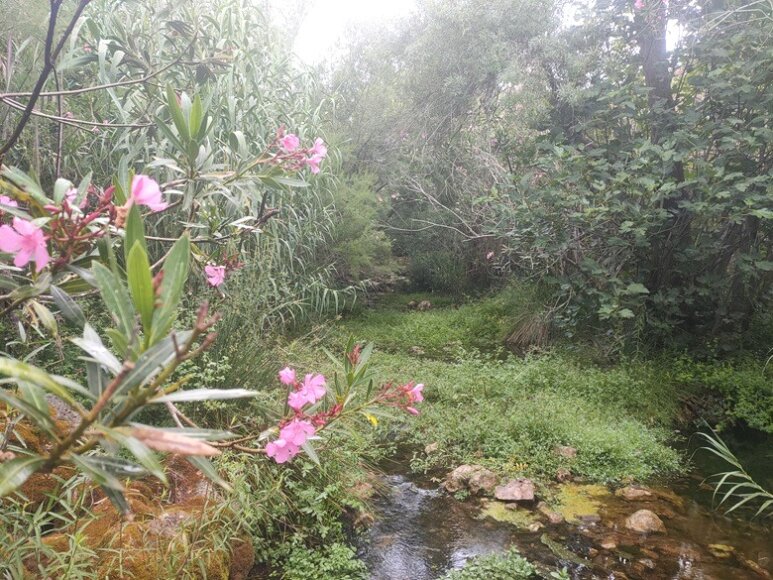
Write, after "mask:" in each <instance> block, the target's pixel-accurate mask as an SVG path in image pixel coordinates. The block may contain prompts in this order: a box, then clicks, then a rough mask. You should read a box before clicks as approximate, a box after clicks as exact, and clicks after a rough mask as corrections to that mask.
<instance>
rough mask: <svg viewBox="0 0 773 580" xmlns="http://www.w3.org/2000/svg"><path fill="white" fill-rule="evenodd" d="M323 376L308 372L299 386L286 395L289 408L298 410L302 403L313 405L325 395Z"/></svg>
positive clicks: (302, 405)
mask: <svg viewBox="0 0 773 580" xmlns="http://www.w3.org/2000/svg"><path fill="white" fill-rule="evenodd" d="M325 383H326V381H325V377H323V376H322V375H312V374H311V373H309V374H308V375H306V376H305V377H304V379H303V383H301V386H300V388H299V389H298V390H297V391H293V392H292V393H290V394H289V395H288V397H287V404H288V405H289V406H290V408H291V409H293V410H295V411H300V410H301V409H302V408H303V407H304V405H307V404H308V405H313V404H314V403H316V402H317V401H319V400H320V399H321V398H322V397H324V396H325V392H326V391H325Z"/></svg>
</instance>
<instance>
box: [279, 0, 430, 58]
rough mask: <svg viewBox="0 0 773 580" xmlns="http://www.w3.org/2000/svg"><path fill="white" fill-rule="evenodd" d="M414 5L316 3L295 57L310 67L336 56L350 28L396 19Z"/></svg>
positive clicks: (409, 1) (404, 0)
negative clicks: (341, 38) (335, 52)
mask: <svg viewBox="0 0 773 580" xmlns="http://www.w3.org/2000/svg"><path fill="white" fill-rule="evenodd" d="M415 6H416V3H415V1H414V0H389V1H388V2H377V1H374V0H314V1H313V3H312V7H311V9H310V10H309V11H308V13H307V15H306V18H305V19H304V21H303V24H302V25H301V27H300V30H299V31H298V37H297V38H296V41H295V45H294V47H293V48H294V51H295V54H297V55H298V58H300V59H301V60H302V61H303V62H306V63H308V64H315V63H318V62H320V61H322V60H324V59H325V58H327V57H329V56H331V55H332V54H333V53H334V51H335V47H336V45H337V41H338V40H339V39H340V37H341V36H342V35H343V34H344V33H345V32H346V31H347V30H348V29H349V27H350V26H356V25H358V24H372V23H374V22H376V23H377V22H386V21H389V20H394V19H396V18H400V17H401V16H406V15H408V14H410V12H411V10H412V9H413V8H414V7H415Z"/></svg>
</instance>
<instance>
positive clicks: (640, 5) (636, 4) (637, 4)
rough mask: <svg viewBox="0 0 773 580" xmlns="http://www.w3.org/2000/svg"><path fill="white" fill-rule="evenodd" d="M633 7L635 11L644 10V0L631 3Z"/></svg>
mask: <svg viewBox="0 0 773 580" xmlns="http://www.w3.org/2000/svg"><path fill="white" fill-rule="evenodd" d="M633 7H634V8H635V9H636V10H641V9H643V8H644V0H636V2H634V3H633Z"/></svg>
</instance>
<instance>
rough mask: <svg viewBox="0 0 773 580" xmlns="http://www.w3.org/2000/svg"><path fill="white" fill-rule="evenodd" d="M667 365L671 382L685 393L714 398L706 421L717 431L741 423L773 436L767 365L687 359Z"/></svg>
mask: <svg viewBox="0 0 773 580" xmlns="http://www.w3.org/2000/svg"><path fill="white" fill-rule="evenodd" d="M669 364H670V369H669V374H671V377H672V379H671V380H673V381H675V382H676V383H678V384H681V385H684V386H686V387H687V390H688V391H691V392H693V393H700V395H701V396H703V397H714V398H715V399H717V401H716V402H715V403H714V404H712V405H710V406H709V408H708V409H707V413H710V415H709V416H707V417H705V419H707V420H711V421H712V423H716V424H717V426H718V427H720V428H722V427H724V426H727V425H734V424H737V423H739V422H743V423H745V424H747V425H748V426H750V427H753V428H754V429H759V430H760V431H766V432H768V433H773V381H771V377H770V375H771V371H772V369H771V368H770V365H765V364H764V362H761V361H758V360H754V359H738V360H729V361H728V360H725V361H717V360H708V361H695V360H692V359H690V358H687V357H679V358H675V359H671V360H670V361H669ZM717 403H719V404H717Z"/></svg>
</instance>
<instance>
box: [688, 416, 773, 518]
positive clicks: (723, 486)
mask: <svg viewBox="0 0 773 580" xmlns="http://www.w3.org/2000/svg"><path fill="white" fill-rule="evenodd" d="M698 436H699V437H701V438H703V439H705V440H706V441H707V443H708V445H706V446H705V447H701V449H704V450H706V451H708V452H710V453H713V454H714V455H716V456H717V457H719V458H720V459H722V460H723V461H725V462H727V463H729V464H730V465H731V466H732V467H733V469H731V470H729V471H723V472H721V473H717V474H715V475H713V476H711V477H710V478H709V481H712V480H713V481H712V484H713V485H714V495H713V497H714V499H715V500H716V499H717V498H718V499H719V503H718V504H717V507H718V508H719V507H722V506H723V505H727V506H729V507H728V508H727V510H726V512H725V513H731V512H734V511H735V510H737V509H739V508H741V507H743V506H746V507H753V506H758V507H757V510H756V512H755V513H754V517H763V518H768V517H771V516H773V493H771V492H770V491H768V490H766V489H765V488H764V487H762V486H761V485H760V484H759V483H757V482H756V481H755V480H754V478H753V477H752V476H751V475H749V473H748V472H747V471H746V470H745V469H744V467H743V466H742V465H741V462H740V461H739V460H738V458H737V457H736V456H735V454H734V453H733V452H732V451H731V450H730V448H729V447H728V446H727V444H726V443H725V442H724V441H723V440H722V438H721V437H720V436H719V435H718V434H717V433H716V432H715V431H714V430H712V431H711V434H709V433H704V432H701V433H698Z"/></svg>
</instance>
